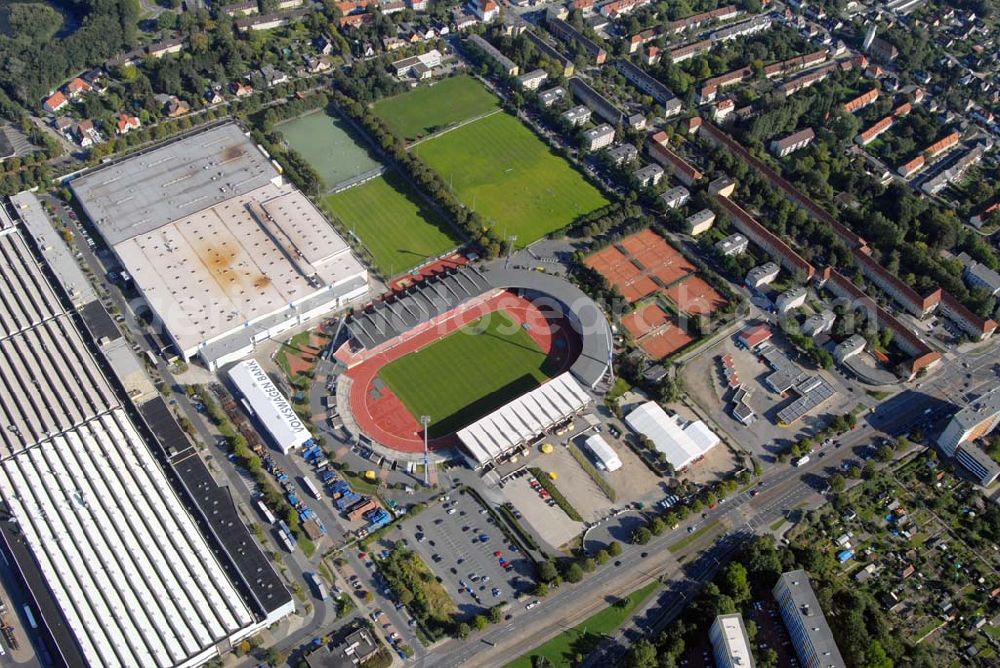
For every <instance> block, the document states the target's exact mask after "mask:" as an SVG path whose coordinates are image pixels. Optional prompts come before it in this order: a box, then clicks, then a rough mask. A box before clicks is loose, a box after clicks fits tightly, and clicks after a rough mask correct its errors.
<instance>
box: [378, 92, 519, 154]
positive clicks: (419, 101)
mask: <svg viewBox="0 0 1000 668" xmlns="http://www.w3.org/2000/svg"><path fill="white" fill-rule="evenodd" d="M499 108H500V101H499V99H497V97H496V96H495V95H493V93H491V92H489V91H488V90H486V88H484V87H483V85H482V84H480V83H479V82H478V81H476V80H475V79H473V78H472V77H470V76H457V77H452V78H450V79H444V80H442V81H439V82H437V83H435V84H433V85H431V86H420V87H418V88H415V89H413V90H411V91H408V92H406V93H403V94H401V95H396V96H394V97H389V98H385V99H383V100H379V101H378V102H376V103H375V113H376V114H378V115H379V116H380V117H381V118H382V120H384V121H385V122H386V123H387V124H388V125H389V127H390V128H392V130H393V131H394V132H395V133H396V134H398V135H399V136H401V137H403V138H405V139H418V138H420V137H425V136H427V135H429V134H431V133H433V132H436V131H438V130H441V129H444V128H446V127H448V126H449V125H451V124H453V123H459V122H461V121H464V120H468V119H470V118H473V117H475V116H479V115H481V114H485V113H488V112H490V111H494V110H496V109H499Z"/></svg>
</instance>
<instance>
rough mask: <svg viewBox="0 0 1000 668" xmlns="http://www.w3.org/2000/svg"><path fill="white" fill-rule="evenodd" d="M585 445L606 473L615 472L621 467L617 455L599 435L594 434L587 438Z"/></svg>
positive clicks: (620, 461)
mask: <svg viewBox="0 0 1000 668" xmlns="http://www.w3.org/2000/svg"><path fill="white" fill-rule="evenodd" d="M586 444H587V447H588V448H589V449H590V451H591V452H592V453H594V456H595V457H597V459H598V460H599V461H600V462H601V464H603V465H604V468H606V469H607V470H608V472H611V471H617V470H618V469H620V468H621V467H622V460H621V459H620V458H619V457H618V453H617V452H615V451H614V448H612V447H611V446H610V445H608V442H607V441H605V440H604V437H603V436H601V435H600V434H594V435H593V436H591V437H590V438H588V439H587V440H586Z"/></svg>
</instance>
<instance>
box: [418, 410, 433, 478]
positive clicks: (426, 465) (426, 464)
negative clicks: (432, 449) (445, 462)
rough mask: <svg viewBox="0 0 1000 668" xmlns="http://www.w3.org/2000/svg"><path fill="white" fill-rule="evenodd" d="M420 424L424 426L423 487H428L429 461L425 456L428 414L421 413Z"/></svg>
mask: <svg viewBox="0 0 1000 668" xmlns="http://www.w3.org/2000/svg"><path fill="white" fill-rule="evenodd" d="M420 424H422V425H423V426H424V487H430V481H429V478H428V471H429V469H430V462H429V458H428V456H427V431H428V427H429V426H430V424H431V416H430V415H421V416H420Z"/></svg>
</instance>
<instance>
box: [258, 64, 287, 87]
mask: <svg viewBox="0 0 1000 668" xmlns="http://www.w3.org/2000/svg"><path fill="white" fill-rule="evenodd" d="M260 77H261V79H263V80H264V85H266V86H267V87H268V88H271V87H272V86H277V85H278V84H283V83H286V82H287V81H288V75H287V74H285V73H284V72H282V71H281V70H279V69H277V68H276V67H275V66H274V65H272V64H271V63H266V64H265V65H264V66H263V67H261V68H260Z"/></svg>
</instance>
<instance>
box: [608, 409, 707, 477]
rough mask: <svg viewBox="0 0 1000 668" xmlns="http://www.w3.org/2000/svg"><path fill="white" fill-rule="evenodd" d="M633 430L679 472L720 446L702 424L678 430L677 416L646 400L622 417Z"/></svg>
mask: <svg viewBox="0 0 1000 668" xmlns="http://www.w3.org/2000/svg"><path fill="white" fill-rule="evenodd" d="M625 422H627V423H628V426H630V427H631V428H632V429H634V430H636V431H637V432H639V433H640V434H642V435H643V436H646V437H648V438H649V439H650V440H651V441H653V445H654V446H655V447H656V449H657V450H659V451H660V452H662V453H663V454H665V455H666V456H667V461H668V462H670V465H671V466H673V467H674V470H675V471H679V470H681V469H683V468H684V467H686V466H688V465H689V464H691V462H693V461H695V460H696V459H698V458H699V457H703V456H704V455H705V453H706V452H708V451H709V450H710V449H711V448H713V447H714V446H715V445H717V444H718V443H719V438H718V436H716V435H715V434H714V433H712V431H711V430H710V429H709V428H708V427H707V426H705V425H704V423H702V422H701V421H695V422H692V423H690V424H688V425H687V426H686V427H683V428H682V427H681V425H680V423H679V421H678V419H677V417H676V416H670V415H667V413H666V411H664V410H663V409H662V408H661V407H660V405H659V404H658V403H656V402H655V401H647V402H646V403H644V404H642V405H641V406H639V407H638V408H636V409H635V410H633V411H632V412H631V413H629V414H628V415H626V416H625Z"/></svg>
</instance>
